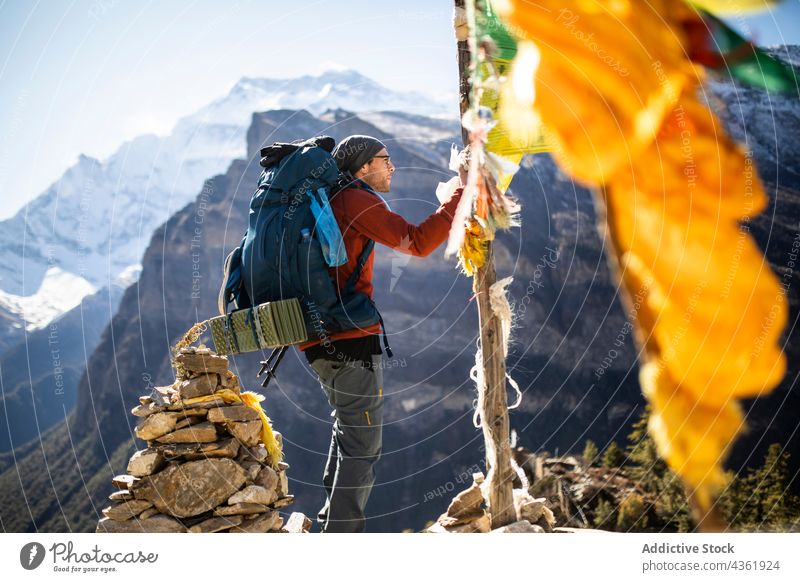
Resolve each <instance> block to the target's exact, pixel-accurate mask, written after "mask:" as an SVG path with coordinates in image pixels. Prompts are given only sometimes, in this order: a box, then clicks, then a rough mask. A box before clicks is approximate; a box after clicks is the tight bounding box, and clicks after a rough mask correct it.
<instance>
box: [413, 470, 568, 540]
mask: <svg viewBox="0 0 800 582" xmlns="http://www.w3.org/2000/svg"><path fill="white" fill-rule="evenodd" d="M513 492H514V508H515V510H516V514H517V521H515V522H514V523H511V524H509V525H506V526H503V527H499V528H496V529H492V515H491V512H490V509H489V505H488V503H487V499H488V498H489V493H488V491H486V483H485V479H484V476H483V473H473V475H472V485H471V486H470V487H469V488H468V489H466V490H464V491H462V492H461V493H459V494H458V495H456V496H455V497H454V498H453V501H452V502H451V503H450V505H449V506H448V508H447V511H446V512H445V513H443V514H442V515H440V516H439V518H438V519H437V520H436V522H434V524H433V525H431V526H430V527H428V528H427V529H426V530H425V531H426V532H427V533H545V532H552V531H553V527H554V526H555V518H554V516H553V512H552V511H551V510H550V509H549V508H548V507H547V504H546V500H545V499H543V498H541V499H535V498H534V497H532V496H531V495H530V494H529V493H528V492H527V491H525V490H524V489H522V488H515V489H514V491H513Z"/></svg>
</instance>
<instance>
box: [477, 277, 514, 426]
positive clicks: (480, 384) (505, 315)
mask: <svg viewBox="0 0 800 582" xmlns="http://www.w3.org/2000/svg"><path fill="white" fill-rule="evenodd" d="M513 280H514V278H513V277H506V278H504V279H500V280H499V281H497V282H496V283H494V284H493V285H492V286H491V287H489V305H490V306H491V308H492V313H493V314H494V316H495V317H497V318H498V319H500V326H501V330H502V332H503V358H506V357H507V356H508V340H509V338H510V336H511V321H512V318H513V314H512V312H511V304H510V303H509V302H508V297H507V296H506V287H508V286H509V285H510V284H511V281H513ZM469 377H470V379H471V380H472V381H473V382H475V386H476V388H477V389H478V400H477V402H476V403H475V412H474V414H473V415H472V424H473V426H474V427H475V428H480V427H481V421H480V411H481V408H482V404H483V395H484V393H485V390H484V388H485V386H484V384H485V382H486V379H485V378H484V376H483V349H482V348H481V346H480V340H478V348H477V350H476V351H475V365H474V366H472V368H471V369H470V371H469ZM506 379H507V380H508V383H509V384H511V387H512V388H513V389H514V392H516V394H517V399H516V401H514V403H513V404H511V405H510V406H509V407H508V409H509V410H513V409H514V408H517V407H518V406H519V405H520V403H521V402H522V391H521V390H520V389H519V384H517V382H516V380H514V379H513V378H512V377H511V376H509V374H508V372H506Z"/></svg>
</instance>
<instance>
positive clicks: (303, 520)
mask: <svg viewBox="0 0 800 582" xmlns="http://www.w3.org/2000/svg"><path fill="white" fill-rule="evenodd" d="M283 529H284V530H285V531H286V532H288V533H308V532H309V531H310V530H311V520H310V519H308V518H307V517H306V516H305V515H304V514H302V513H300V512H299V511H295V512H294V513H292V514H291V515H290V516H289V519H287V520H286V525H284V526H283Z"/></svg>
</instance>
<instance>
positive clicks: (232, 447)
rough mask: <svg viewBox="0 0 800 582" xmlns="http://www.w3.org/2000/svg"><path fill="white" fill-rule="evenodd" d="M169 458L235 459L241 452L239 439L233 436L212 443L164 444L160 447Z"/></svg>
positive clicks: (162, 452)
mask: <svg viewBox="0 0 800 582" xmlns="http://www.w3.org/2000/svg"><path fill="white" fill-rule="evenodd" d="M158 450H159V451H161V454H163V455H164V457H165V458H167V459H177V458H179V457H180V458H181V459H183V460H185V461H193V460H196V459H215V458H229V459H233V458H235V457H236V455H237V453H238V452H239V441H237V440H236V439H233V438H228V439H225V440H219V441H214V442H212V443H185V444H174V445H164V446H161V447H159V448H158Z"/></svg>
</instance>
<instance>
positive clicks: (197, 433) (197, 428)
mask: <svg viewBox="0 0 800 582" xmlns="http://www.w3.org/2000/svg"><path fill="white" fill-rule="evenodd" d="M215 440H217V427H216V426H215V425H214V423H211V422H202V423H200V424H196V425H194V426H189V427H186V428H182V429H180V430H176V431H175V432H171V433H168V434H165V435H164V436H161V437H158V438H157V439H156V441H157V442H159V443H164V444H170V443H210V442H213V441H215Z"/></svg>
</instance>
